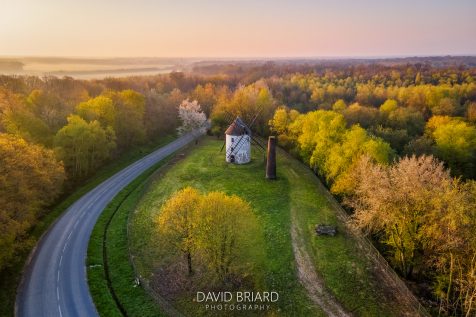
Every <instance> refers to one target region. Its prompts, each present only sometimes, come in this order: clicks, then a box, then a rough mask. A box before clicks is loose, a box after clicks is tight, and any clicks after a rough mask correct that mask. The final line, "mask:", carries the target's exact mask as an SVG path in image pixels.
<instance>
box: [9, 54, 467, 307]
mask: <svg viewBox="0 0 476 317" xmlns="http://www.w3.org/2000/svg"><path fill="white" fill-rule="evenodd" d="M472 60H473V58H468V60H466V58H448V59H445V58H433V62H431V61H424V60H421V61H420V60H418V61H417V62H416V63H410V62H411V60H407V61H406V62H405V63H403V64H402V63H397V64H396V65H393V64H392V63H393V62H392V61H391V60H388V61H385V63H383V62H382V63H376V62H372V63H369V62H361V63H360V64H359V63H358V62H356V61H352V63H350V64H349V63H346V62H344V61H341V62H338V61H335V62H328V63H320V64H315V65H314V64H310V63H307V62H306V61H305V62H302V63H284V62H279V63H252V64H250V65H247V64H243V63H235V64H223V63H220V64H216V65H203V66H197V67H196V68H195V71H194V72H192V73H190V74H184V73H179V72H173V73H171V74H167V75H158V76H142V77H128V78H107V79H104V80H89V81H85V80H74V79H72V78H68V77H64V78H56V77H44V78H39V77H34V76H24V77H18V76H0V200H1V201H0V206H2V209H1V210H0V212H1V213H0V217H1V218H0V219H1V221H0V230H1V231H2V233H3V234H2V235H1V237H0V249H1V250H2V252H1V254H0V269H2V268H4V267H6V266H8V264H9V261H10V259H11V258H12V257H13V256H15V254H17V252H18V251H20V250H22V248H24V247H25V245H27V241H28V234H27V232H28V229H29V228H31V226H33V225H34V224H35V223H36V221H37V219H38V217H39V216H40V215H41V214H44V212H45V209H46V207H47V206H48V205H50V204H51V203H52V202H54V201H55V200H56V199H57V197H58V195H59V194H60V193H61V192H62V191H64V188H65V186H68V187H70V188H72V187H74V186H75V185H76V184H77V183H78V182H79V181H80V180H82V179H84V178H86V177H88V176H89V175H92V174H93V173H94V172H95V171H96V170H97V169H98V168H100V166H101V165H102V164H104V163H105V162H107V161H110V160H112V159H114V158H115V157H118V156H119V155H121V153H124V152H125V151H127V150H129V149H130V148H131V147H134V146H136V145H138V144H141V143H144V142H148V141H151V140H154V139H156V138H158V137H160V136H161V135H164V134H169V133H171V132H173V131H175V129H176V128H177V126H178V117H177V108H178V106H179V105H180V104H181V102H182V101H183V100H184V99H190V100H197V101H198V103H199V104H200V105H201V107H202V109H203V110H204V112H205V113H206V114H207V116H208V117H210V118H211V119H212V128H211V133H213V134H215V135H217V136H222V135H223V132H224V130H225V129H226V127H227V125H228V124H229V123H230V120H231V119H232V118H233V116H235V115H239V116H241V117H242V118H243V119H244V120H245V121H247V122H250V121H251V119H252V118H253V117H254V116H255V115H256V114H257V113H259V117H258V119H257V121H256V122H255V125H254V127H253V130H254V131H257V132H258V133H260V134H261V135H263V136H266V135H268V134H269V133H270V132H272V133H276V134H279V141H280V143H281V144H282V145H283V146H284V147H286V148H287V149H288V150H289V151H290V152H292V153H294V154H295V155H297V156H299V157H300V158H301V159H302V160H303V161H304V162H305V163H307V164H309V165H310V166H311V167H312V168H314V169H315V170H316V172H317V173H319V174H320V175H321V176H322V177H324V178H325V179H326V180H327V181H328V185H329V186H330V188H331V189H332V190H333V191H334V193H336V194H338V195H340V196H341V197H342V198H344V201H346V203H347V204H348V206H349V210H350V211H351V212H352V210H356V211H358V212H359V213H358V214H357V215H362V214H365V212H366V210H367V209H359V208H360V207H361V206H360V205H356V203H355V200H353V199H355V198H356V197H360V198H361V199H367V198H368V197H367V196H365V195H366V193H368V191H365V190H364V188H360V187H359V186H360V185H359V184H366V183H365V182H364V180H365V179H364V180H361V179H359V175H360V174H356V171H359V168H360V167H362V166H371V168H372V169H374V168H375V169H378V168H379V167H378V166H387V167H388V168H390V167H389V166H394V164H397V163H395V162H403V163H401V164H403V165H402V167H401V168H404V167H405V166H407V167H408V168H410V169H413V168H414V169H416V168H417V167H419V166H422V165H423V166H428V169H429V170H432V171H436V172H438V171H439V169H443V168H449V171H450V173H451V176H449V175H450V174H448V172H447V170H446V169H444V172H442V173H443V174H441V173H440V174H441V175H440V176H441V177H440V178H437V179H439V180H441V183H442V184H443V183H444V184H447V185H445V186H446V187H441V188H440V187H439V188H440V189H441V192H442V193H445V195H447V197H449V196H448V195H450V194H449V193H452V192H454V193H458V195H460V196H458V197H459V198H458V199H459V201H462V202H464V201H467V203H468V204H470V199H469V198H467V197H468V196H467V195H468V194H467V193H470V192H471V190H472V189H471V188H473V187H471V186H472V185H470V184H471V183H470V182H471V179H474V178H475V177H476V174H475V170H476V127H475V123H476V68H475V67H471V66H470V64H471V63H472ZM462 61H464V62H462ZM432 63H433V64H435V65H433V64H432ZM269 123H270V124H271V129H272V130H271V131H270V129H269ZM412 155H415V158H414V159H413V161H411V162H410V163H408V164H406V165H405V164H404V163H405V162H406V161H405V159H404V157H405V156H410V157H411V156H412ZM422 155H426V156H425V157H431V156H433V157H436V158H437V159H439V160H441V161H442V162H443V163H444V166H442V165H438V164H439V163H438V161H435V160H437V159H436V158H432V159H425V158H418V157H421V156H422ZM364 157H365V158H367V159H368V160H369V163H368V165H363V164H364V163H362V162H363V161H362V158H364ZM419 160H420V161H419ZM359 164H360V165H359ZM371 164H374V165H375V166H377V167H374V165H371ZM395 166H399V165H395ZM358 167H359V168H358ZM369 168H370V167H369ZM395 170H398V169H397V167H395ZM379 173H381V174H379ZM391 173H392V170H390V169H388V170H384V171H380V170H378V171H376V172H375V173H374V174H375V175H391ZM445 173H446V174H445ZM362 175H364V176H365V173H364V174H362ZM392 175H393V174H392ZM369 177H370V175H369ZM386 177H387V176H386ZM388 177H389V182H391V181H392V178H391V177H390V176H388ZM451 177H462V178H463V179H464V180H465V181H462V180H458V181H457V183H455V184H454V185H449V184H450V183H451V181H450V180H451V179H452V178H451ZM430 179H433V178H430ZM425 181H426V180H425V179H423V180H421V182H420V183H421V184H423V185H421V186H420V189H421V188H423V189H421V192H424V189H425V188H428V187H425V186H426V185H425V184H427V183H425ZM466 184H469V185H466ZM362 186H363V185H362ZM442 186H443V185H442ZM451 189H454V190H453V191H451ZM402 190H403V189H402ZM389 192H391V191H389ZM359 195H361V196H359ZM455 195H456V194H455ZM381 197H384V194H382V196H381ZM421 197H427V196H421ZM465 197H466V198H465ZM370 198H372V197H370ZM370 198H369V199H370ZM372 199H373V198H372ZM458 199H457V200H458ZM415 201H417V202H421V200H415ZM415 201H406V203H407V205H406V206H407V207H406V208H407V210H411V208H413V207H414V205H413V204H415V203H416V202H415ZM428 201H430V200H428ZM449 201H455V200H449V198H448V200H444V201H432V203H433V204H434V205H431V206H433V207H434V206H436V204H439V205H438V206H443V205H444V204H445V203H448V202H449ZM399 204H400V205H401V204H402V203H401V202H395V204H394V205H391V206H398V205H399ZM365 206H370V205H365ZM372 206H373V205H372ZM378 206H383V205H378ZM385 206H387V207H388V206H390V205H385ZM424 206H426V207H425V208H427V209H425V208H423V207H422V209H421V210H423V211H421V212H422V213H423V214H425V212H426V210H428V208H430V209H431V208H433V207H428V206H429V205H424ZM468 206H470V205H467V204H466V205H462V207H461V208H460V209H459V210H463V211H464V210H468V209H467V208H468ZM375 208H376V209H378V208H377V207H375ZM375 208H374V209H375ZM379 208H380V207H379ZM408 208H410V209H408ZM415 208H416V207H415ZM389 210H390V209H389ZM392 210H394V211H395V212H397V211H398V208H394V209H392ZM449 211H450V209H449V208H447V209H444V210H443V211H442V214H444V215H446V216H445V217H450V216H448V215H451V213H450V212H449ZM444 212H446V213H444ZM464 212H466V211H464ZM395 217H396V218H393V219H398V220H399V221H400V220H401V219H408V218H405V216H402V218H398V217H397V216H395ZM389 219H390V218H389ZM428 219H434V218H425V219H424V220H421V219H418V221H420V220H421V221H422V222H421V223H423V224H426V223H427V222H426V221H427V220H428ZM465 219H466V218H465ZM395 221H397V220H395ZM464 221H466V220H464V219H463V220H461V223H464ZM415 223H416V222H415ZM404 224H406V223H404ZM393 225H395V223H393ZM466 225H467V226H470V224H468V223H466ZM422 226H423V225H420V224H416V228H417V229H418V228H420V227H422ZM467 226H466V227H464V228H463V227H458V228H461V230H460V231H456V233H458V232H461V236H458V237H459V239H466V237H467V236H466V235H465V234H466V233H467V231H466V228H468V227H467ZM372 228H378V229H376V230H375V231H371V233H372V234H374V235H375V236H377V237H378V238H377V240H378V241H379V242H380V243H382V244H384V245H385V248H386V249H385V250H387V251H388V252H387V251H386V253H385V254H386V255H388V256H389V258H392V257H396V258H395V260H392V261H391V262H392V263H393V264H394V265H395V267H396V268H397V269H398V270H399V271H400V272H401V274H402V275H404V276H406V277H407V278H410V279H415V280H417V281H423V282H427V283H430V284H431V283H433V284H435V283H436V284H435V285H438V288H430V289H431V290H432V291H433V294H434V295H433V296H434V297H433V298H436V299H438V300H439V301H440V303H441V311H442V312H443V311H444V312H447V313H448V314H452V313H454V312H461V311H468V309H469V311H472V310H474V308H471V305H472V304H471V303H472V302H471V300H472V299H474V297H471V296H470V295H468V296H466V295H464V294H463V293H462V292H463V290H465V291H467V292H470V291H471V289H470V288H463V286H465V285H466V286H467V285H470V286H471V285H473V286H474V285H476V282H475V281H474V280H473V281H472V282H471V281H467V280H465V281H463V282H461V283H460V284H458V283H459V281H460V280H461V279H460V280H458V281H456V280H455V279H449V277H450V275H449V274H448V272H451V274H463V273H462V272H464V273H468V272H470V271H468V270H470V268H471V267H473V268H474V265H473V266H471V263H470V262H464V263H465V264H464V266H461V265H463V264H461V265H460V264H458V265H460V266H459V267H457V266H456V265H455V263H456V262H452V261H457V260H458V261H459V260H460V259H462V258H458V255H457V254H456V253H455V254H453V255H451V254H450V253H447V252H446V251H447V250H445V251H444V252H443V251H441V253H437V252H436V251H435V253H432V254H439V255H441V256H442V258H444V259H447V258H448V259H449V262H441V261H439V262H438V263H436V262H435V263H426V264H425V266H424V265H423V264H422V262H421V261H422V259H424V258H425V252H429V251H428V250H431V251H432V252H433V251H434V250H435V249H434V248H433V249H428V248H424V247H423V246H422V245H421V243H423V242H422V241H420V240H418V241H417V240H412V239H410V240H405V239H403V240H401V242H402V243H403V244H404V246H405V249H404V251H402V250H399V249H397V248H396V246H394V245H391V244H388V243H386V241H388V240H385V239H386V238H388V237H389V235H391V234H392V231H391V230H390V231H385V230H386V229H388V228H390V229H391V228H392V224H390V225H389V227H382V226H380V227H372ZM455 228H456V227H455ZM472 228H474V227H472ZM415 230H416V229H415ZM423 232H425V233H423ZM427 232H430V231H419V230H417V231H416V234H417V235H419V236H420V235H422V234H426V233H427ZM438 232H439V231H438V228H437V227H433V228H432V231H431V234H432V235H435V237H436V234H438ZM451 232H455V231H451ZM456 233H455V234H456ZM412 234H413V233H411V234H410V233H409V236H405V237H413V235H412ZM438 239H440V240H439V241H443V240H444V236H442V235H439V236H438ZM425 241H426V240H425ZM435 241H436V240H435ZM448 241H449V240H448ZM471 241H472V240H471ZM468 243H469V242H468ZM471 243H472V242H471ZM409 244H410V245H411V246H412V248H413V249H412V248H410V249H408V248H407V246H408V245H409ZM441 245H443V243H441ZM450 247H451V248H453V245H449V244H448V248H450ZM466 247H467V249H464V250H465V251H468V252H470V251H471V250H473V251H474V250H475V249H474V248H473V249H471V248H472V246H470V245H469V244H468V245H466ZM448 250H449V249H448ZM451 250H454V249H451ZM461 250H463V248H461ZM402 252H403V253H402ZM411 252H413V253H411ZM445 252H446V253H445ZM471 252H472V251H471ZM402 254H403V255H402ZM409 254H410V255H409ZM402 256H403V258H404V263H403V264H402V260H401V257H402ZM447 256H448V257H447ZM399 257H400V260H399ZM445 261H446V260H445ZM448 263H450V264H451V263H453V264H452V266H448V265H447V264H448ZM475 263H476V261H475ZM457 268H458V269H459V271H457ZM468 274H469V273H468ZM451 276H453V275H451ZM436 277H438V279H437V280H436V282H435V278H436ZM464 283H466V284H464ZM468 283H469V284H468ZM471 283H473V284H471ZM458 287H459V288H458ZM473 291H474V292H476V287H475V288H473ZM468 294H470V293H468ZM475 294H476V293H475ZM430 297H431V296H430ZM468 305H469V308H468Z"/></svg>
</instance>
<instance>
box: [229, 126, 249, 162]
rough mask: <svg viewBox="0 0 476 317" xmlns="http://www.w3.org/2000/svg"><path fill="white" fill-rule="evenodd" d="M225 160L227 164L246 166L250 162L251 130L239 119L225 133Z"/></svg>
mask: <svg viewBox="0 0 476 317" xmlns="http://www.w3.org/2000/svg"><path fill="white" fill-rule="evenodd" d="M225 144H226V146H225V148H226V156H225V159H226V161H227V162H228V163H235V164H246V163H249V161H250V160H251V130H250V128H248V126H247V125H246V124H245V123H244V122H243V120H241V119H240V117H236V119H235V121H233V123H232V124H230V126H229V127H228V129H226V131H225Z"/></svg>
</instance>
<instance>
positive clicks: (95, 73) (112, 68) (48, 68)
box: [0, 57, 190, 79]
mask: <svg viewBox="0 0 476 317" xmlns="http://www.w3.org/2000/svg"><path fill="white" fill-rule="evenodd" d="M189 63H190V61H189V60H185V59H161V58H109V59H99V58H96V59H93V58H85V59H80V58H47V57H45V58H35V57H9V58H6V57H4V58H0V74H6V75H13V74H17V75H37V76H44V75H54V76H59V77H62V76H70V77H74V78H78V79H101V78H105V77H125V76H140V75H155V74H160V73H168V72H171V71H173V70H181V69H183V67H185V66H186V65H188V64H189Z"/></svg>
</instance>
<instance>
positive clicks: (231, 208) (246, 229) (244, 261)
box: [198, 192, 261, 281]
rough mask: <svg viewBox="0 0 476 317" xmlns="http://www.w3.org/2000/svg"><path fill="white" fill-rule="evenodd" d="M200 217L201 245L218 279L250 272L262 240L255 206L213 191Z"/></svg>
mask: <svg viewBox="0 0 476 317" xmlns="http://www.w3.org/2000/svg"><path fill="white" fill-rule="evenodd" d="M199 217H200V219H202V223H201V224H200V227H198V229H199V234H198V238H199V241H198V244H199V247H200V249H201V250H202V253H203V256H204V257H205V263H207V265H208V267H209V268H210V269H211V270H212V271H213V272H214V273H215V274H216V277H217V279H218V280H220V281H225V280H226V279H227V278H228V277H231V276H239V275H240V274H242V273H248V269H250V267H249V265H250V261H249V259H250V258H253V256H252V254H251V253H250V252H251V251H252V250H253V249H256V247H255V246H254V247H252V246H253V245H254V244H256V243H260V237H261V234H260V232H259V227H258V221H257V219H256V216H255V215H254V213H253V211H252V209H251V206H250V205H249V204H248V203H247V202H245V201H244V200H242V199H241V198H239V197H238V196H235V195H233V196H227V195H225V194H224V193H222V192H210V193H208V194H207V195H205V196H204V197H203V199H202V202H201V205H200V208H199Z"/></svg>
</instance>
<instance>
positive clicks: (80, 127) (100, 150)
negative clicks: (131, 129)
mask: <svg viewBox="0 0 476 317" xmlns="http://www.w3.org/2000/svg"><path fill="white" fill-rule="evenodd" d="M55 146H56V152H57V155H58V157H59V158H61V160H62V161H63V162H64V164H65V168H66V170H67V171H68V172H69V173H70V175H71V176H72V177H73V178H81V177H84V176H86V175H88V174H89V173H90V172H91V171H92V170H94V169H95V168H97V167H98V166H99V165H100V164H101V163H102V162H104V161H105V160H106V159H108V158H109V157H110V155H111V151H112V150H113V149H114V148H115V147H116V143H115V133H114V130H112V128H111V127H107V128H103V127H101V124H100V123H99V121H96V120H95V121H92V122H87V121H85V120H84V119H82V118H81V117H79V116H77V115H71V116H69V117H68V124H67V125H65V126H64V127H63V128H61V130H59V131H58V133H57V134H56V136H55Z"/></svg>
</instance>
